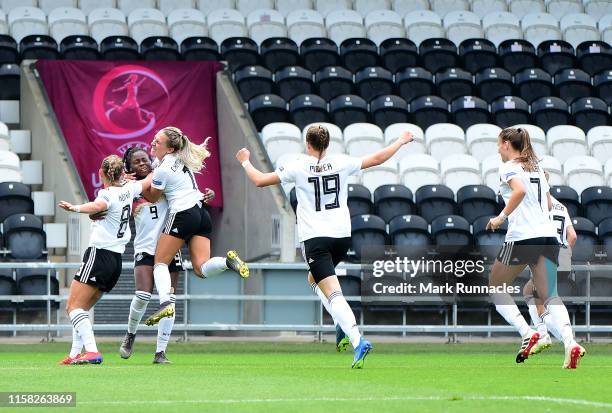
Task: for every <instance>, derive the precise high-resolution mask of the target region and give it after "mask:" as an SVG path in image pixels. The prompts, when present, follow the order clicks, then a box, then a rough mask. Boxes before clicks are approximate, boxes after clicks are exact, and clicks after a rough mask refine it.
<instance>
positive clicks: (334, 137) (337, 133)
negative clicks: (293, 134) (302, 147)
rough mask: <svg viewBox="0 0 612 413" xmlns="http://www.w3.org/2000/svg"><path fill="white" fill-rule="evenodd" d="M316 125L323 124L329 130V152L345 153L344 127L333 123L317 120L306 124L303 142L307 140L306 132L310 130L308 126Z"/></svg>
mask: <svg viewBox="0 0 612 413" xmlns="http://www.w3.org/2000/svg"><path fill="white" fill-rule="evenodd" d="M315 125H320V126H323V127H324V128H326V129H327V131H328V132H329V146H328V147H327V153H344V137H343V136H342V129H340V128H339V127H338V126H336V125H334V124H333V123H327V122H316V123H311V124H309V125H306V126H305V127H304V129H302V142H306V132H307V131H308V128H310V127H311V126H315ZM302 144H303V143H302Z"/></svg>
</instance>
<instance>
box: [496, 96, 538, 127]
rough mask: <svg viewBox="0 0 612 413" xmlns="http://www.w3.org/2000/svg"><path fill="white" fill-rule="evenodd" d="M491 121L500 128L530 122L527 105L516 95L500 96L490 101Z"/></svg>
mask: <svg viewBox="0 0 612 413" xmlns="http://www.w3.org/2000/svg"><path fill="white" fill-rule="evenodd" d="M491 114H492V115H493V123H494V124H496V125H497V126H499V127H500V128H507V127H509V126H513V125H518V124H523V123H531V121H530V120H531V118H530V116H529V105H528V104H527V102H525V101H524V100H523V99H521V98H520V97H518V96H502V97H500V98H498V99H496V100H494V101H493V102H491Z"/></svg>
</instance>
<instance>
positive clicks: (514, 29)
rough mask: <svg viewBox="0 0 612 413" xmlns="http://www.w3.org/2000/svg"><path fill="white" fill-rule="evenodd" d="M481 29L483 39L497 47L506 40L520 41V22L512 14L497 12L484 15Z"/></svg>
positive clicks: (521, 34)
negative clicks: (483, 34)
mask: <svg viewBox="0 0 612 413" xmlns="http://www.w3.org/2000/svg"><path fill="white" fill-rule="evenodd" d="M482 28H483V29H484V33H485V38H487V39H488V40H490V41H491V42H493V44H495V46H496V47H497V46H499V44H500V43H501V42H503V41H504V40H508V39H522V38H523V31H522V30H521V26H520V20H519V18H518V17H517V16H515V15H514V14H512V13H508V12H504V11H497V12H492V13H489V14H487V15H485V16H484V17H483V18H482Z"/></svg>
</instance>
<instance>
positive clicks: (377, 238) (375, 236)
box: [351, 214, 387, 260]
mask: <svg viewBox="0 0 612 413" xmlns="http://www.w3.org/2000/svg"><path fill="white" fill-rule="evenodd" d="M386 240H387V231H386V226H385V221H383V220H382V219H381V218H380V217H377V216H376V215H368V214H364V215H354V216H352V217H351V241H352V243H353V250H354V251H355V256H356V258H357V259H358V260H359V259H361V257H362V254H363V252H364V251H363V249H364V248H373V247H384V246H385V244H386Z"/></svg>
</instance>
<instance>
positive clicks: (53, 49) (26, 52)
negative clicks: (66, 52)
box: [19, 35, 59, 59]
mask: <svg viewBox="0 0 612 413" xmlns="http://www.w3.org/2000/svg"><path fill="white" fill-rule="evenodd" d="M19 51H20V53H21V59H58V58H59V50H58V46H57V42H56V41H55V39H54V38H53V37H51V36H44V35H30V36H25V37H24V38H22V39H21V41H20V42H19Z"/></svg>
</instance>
